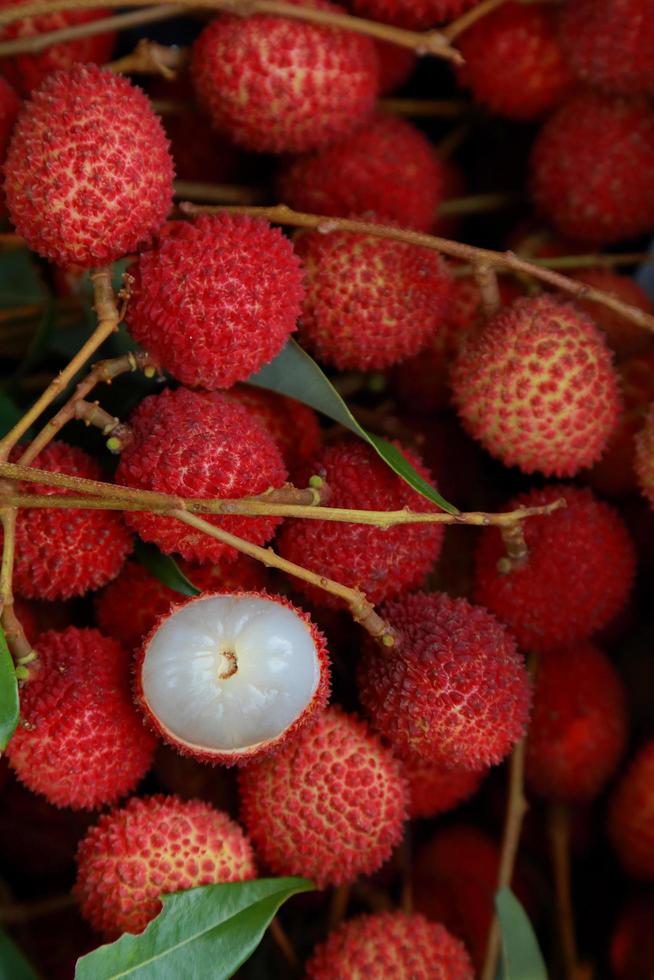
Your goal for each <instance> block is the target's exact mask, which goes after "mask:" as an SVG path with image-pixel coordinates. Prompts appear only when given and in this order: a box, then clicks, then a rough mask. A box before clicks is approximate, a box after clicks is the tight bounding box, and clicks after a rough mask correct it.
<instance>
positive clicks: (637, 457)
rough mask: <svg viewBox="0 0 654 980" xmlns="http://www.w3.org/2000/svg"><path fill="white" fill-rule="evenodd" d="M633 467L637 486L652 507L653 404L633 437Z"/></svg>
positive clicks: (653, 468) (653, 471)
mask: <svg viewBox="0 0 654 980" xmlns="http://www.w3.org/2000/svg"><path fill="white" fill-rule="evenodd" d="M634 469H635V470H636V477H637V479H638V486H639V487H640V489H641V491H642V492H643V494H644V495H645V496H646V497H647V499H648V500H649V502H650V503H651V505H652V507H654V404H652V405H651V406H650V408H649V409H648V411H647V415H646V416H645V421H644V424H643V427H642V428H641V429H640V431H639V432H638V434H637V435H636V438H635V453H634Z"/></svg>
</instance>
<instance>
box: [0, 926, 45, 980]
mask: <svg viewBox="0 0 654 980" xmlns="http://www.w3.org/2000/svg"><path fill="white" fill-rule="evenodd" d="M0 980H39V978H38V974H37V973H35V972H34V970H33V969H32V967H31V966H30V964H29V963H28V962H27V960H26V959H25V957H24V956H23V954H22V952H21V951H20V949H19V948H18V946H16V944H15V943H14V942H13V940H11V939H10V938H9V936H8V935H7V933H6V932H5V931H4V929H0Z"/></svg>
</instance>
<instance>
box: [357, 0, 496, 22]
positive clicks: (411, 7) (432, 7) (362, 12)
mask: <svg viewBox="0 0 654 980" xmlns="http://www.w3.org/2000/svg"><path fill="white" fill-rule="evenodd" d="M478 2H479V0H353V2H352V7H353V9H354V11H355V12H356V13H357V14H358V15H359V17H368V18H370V19H371V20H381V21H383V22H384V23H386V24H396V25H397V26H398V27H408V28H411V29H413V28H423V27H433V26H434V25H435V24H440V23H442V22H443V21H446V20H452V19H454V18H455V17H458V16H459V15H460V14H463V13H465V11H466V10H468V8H469V7H474V6H475V4H476V3H478Z"/></svg>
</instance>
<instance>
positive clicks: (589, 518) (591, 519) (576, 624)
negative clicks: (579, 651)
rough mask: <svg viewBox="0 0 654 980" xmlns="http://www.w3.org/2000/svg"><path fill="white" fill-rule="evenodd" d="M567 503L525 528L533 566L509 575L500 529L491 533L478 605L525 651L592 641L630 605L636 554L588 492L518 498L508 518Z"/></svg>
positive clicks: (609, 511)
mask: <svg viewBox="0 0 654 980" xmlns="http://www.w3.org/2000/svg"><path fill="white" fill-rule="evenodd" d="M559 498H563V499H564V500H565V507H564V508H562V509H561V510H557V511H554V512H553V513H551V514H548V515H543V516H539V517H530V518H529V519H528V520H526V521H525V522H524V523H523V530H524V536H525V541H526V544H527V548H528V551H529V554H528V556H527V558H526V559H525V560H524V561H522V562H520V563H518V564H517V565H515V566H514V567H513V568H511V570H510V571H508V572H506V571H505V570H504V569H503V568H502V567H501V566H500V567H498V562H500V560H501V559H502V558H503V557H505V555H506V550H505V548H504V545H503V542H502V537H501V535H500V532H499V530H498V529H497V528H485V529H484V530H483V531H482V532H481V539H480V542H479V547H478V550H477V555H476V571H475V593H474V594H475V599H476V601H477V602H480V603H481V604H482V605H484V606H486V608H487V609H490V610H491V611H492V612H494V613H495V615H496V616H497V617H498V618H499V619H501V620H502V622H504V623H506V624H507V626H508V627H509V629H510V630H511V631H512V632H513V634H514V635H515V637H516V639H517V641H518V643H519V644H520V646H521V647H522V649H523V650H537V651H541V650H545V651H546V650H552V649H556V647H561V646H571V645H573V644H574V643H578V642H579V641H580V640H585V639H587V638H588V637H590V636H592V635H593V633H596V632H597V631H598V630H600V629H602V628H603V627H604V626H607V625H608V624H609V623H610V622H611V620H612V619H613V618H614V616H616V615H617V613H619V612H620V610H621V609H622V608H623V606H624V605H625V603H626V601H627V598H628V596H629V592H630V590H631V586H632V583H633V579H634V571H635V553H634V546H633V543H632V541H631V538H630V537H629V534H628V532H627V529H626V527H625V525H624V523H623V521H622V519H621V517H620V516H619V514H618V513H617V511H615V510H614V509H613V508H612V507H610V506H609V505H608V504H606V503H604V501H601V500H598V499H597V498H596V497H595V496H594V494H593V493H592V492H591V491H590V490H587V489H580V488H578V487H572V486H565V485H563V484H560V485H559V484H550V485H549V486H546V487H544V488H543V489H542V490H532V491H530V492H529V493H524V494H521V495H520V496H518V497H514V498H513V499H512V500H511V501H509V503H508V504H507V505H506V510H510V511H512V510H515V509H516V508H520V507H539V506H543V505H546V504H551V503H553V502H554V501H555V500H558V499H559Z"/></svg>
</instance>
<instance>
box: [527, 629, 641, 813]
mask: <svg viewBox="0 0 654 980" xmlns="http://www.w3.org/2000/svg"><path fill="white" fill-rule="evenodd" d="M626 740H627V711H626V705H625V694H624V689H623V686H622V682H621V680H620V677H619V676H618V674H617V672H616V670H615V668H614V667H613V665H612V664H611V662H610V660H609V659H608V658H607V657H606V656H605V655H604V654H603V653H602V652H601V651H600V650H598V649H597V647H595V646H592V645H591V644H590V643H581V644H579V645H576V646H574V647H569V648H567V649H562V650H553V651H551V652H550V653H548V654H546V655H545V656H543V657H541V659H540V663H539V666H538V673H537V675H536V683H535V685H534V703H533V709H532V716H531V722H530V725H529V737H528V740H527V770H526V778H527V785H528V787H529V789H530V790H531V791H532V792H534V793H536V794H538V795H539V796H544V797H545V798H546V799H548V800H555V801H557V802H561V803H586V802H588V801H590V800H593V799H594V798H595V797H596V796H598V795H599V793H600V792H601V791H602V789H603V788H604V786H605V785H606V783H607V782H608V780H609V779H610V778H611V776H612V775H613V773H614V771H615V769H616V766H617V765H618V762H619V760H620V757H621V756H622V752H623V750H624V747H625V743H626Z"/></svg>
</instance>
